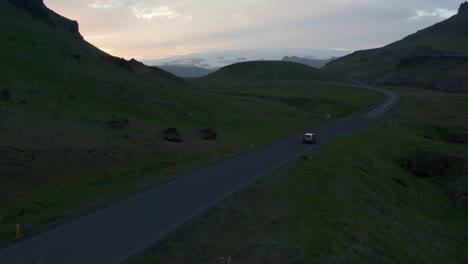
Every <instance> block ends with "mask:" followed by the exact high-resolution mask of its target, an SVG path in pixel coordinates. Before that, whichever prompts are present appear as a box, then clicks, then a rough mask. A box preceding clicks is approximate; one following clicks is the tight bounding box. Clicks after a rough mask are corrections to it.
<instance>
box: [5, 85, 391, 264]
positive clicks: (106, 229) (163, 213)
mask: <svg viewBox="0 0 468 264" xmlns="http://www.w3.org/2000/svg"><path fill="white" fill-rule="evenodd" d="M349 86H358V87H361V88H366V89H372V90H376V91H379V92H381V93H383V94H385V96H386V99H385V100H384V101H383V102H382V103H380V104H379V105H378V106H376V107H374V108H373V109H371V110H369V111H367V112H365V113H361V114H357V115H356V114H355V115H353V116H351V117H349V118H346V119H344V120H340V121H336V122H334V123H332V124H329V125H327V126H325V127H323V128H320V129H318V130H315V131H314V132H315V133H316V134H317V138H318V143H317V144H314V145H313V146H310V145H304V144H302V143H301V136H302V135H297V136H294V137H291V138H288V139H285V140H283V141H279V142H276V143H274V144H271V145H268V146H265V147H262V148H259V149H256V150H254V151H251V152H248V153H245V154H242V155H239V156H236V157H234V158H231V159H229V160H225V161H223V162H220V163H218V164H215V165H213V166H210V167H208V168H205V169H202V170H199V171H196V172H194V173H191V174H188V175H185V176H183V177H179V178H177V179H175V180H173V181H170V182H168V183H165V184H162V185H159V186H156V187H154V188H152V189H150V190H148V191H146V192H143V193H140V194H138V195H135V196H132V197H129V198H127V199H125V200H123V201H120V202H118V203H116V204H114V205H111V206H109V207H106V208H103V209H101V210H98V211H96V212H93V213H91V214H89V215H86V216H83V217H81V218H78V219H76V220H74V221H71V222H69V223H66V224H63V225H61V226H58V227H56V228H54V229H51V230H48V231H46V232H44V233H42V234H38V235H36V236H34V237H31V238H29V239H25V240H22V241H19V242H17V243H14V244H12V245H10V246H9V247H7V248H4V249H2V250H1V251H0V263H1V264H9V263H12V264H13V263H15V264H52V263H53V264H55V263H57V264H68V263H70V264H74V263H80V264H83V263H86V264H93V263H96V264H106V263H112V264H114V263H116V264H117V263H122V262H124V261H125V260H126V259H128V258H129V257H131V256H133V255H134V254H137V253H138V252H140V251H141V250H143V249H145V248H147V247H148V246H150V245H151V244H153V243H154V242H156V241H158V240H160V239H162V238H163V237H164V236H166V235H167V234H168V233H170V232H172V231H174V230H175V229H176V228H177V227H179V226H181V225H182V224H184V223H185V222H186V221H188V220H190V219H192V218H194V217H196V216H197V215H199V214H200V213H202V212H203V211H204V210H206V209H208V208H209V207H211V206H213V205H214V204H216V203H218V202H219V201H221V200H223V199H225V198H226V197H228V196H229V195H230V194H232V193H234V192H236V191H239V190H240V189H241V188H243V187H245V186H247V185H249V184H250V183H252V182H253V181H254V180H256V179H257V178H259V177H261V176H263V175H265V174H266V173H268V172H270V171H272V170H274V169H276V168H278V167H280V166H282V165H284V164H285V163H287V162H288V161H290V160H292V159H295V158H297V157H298V156H300V155H302V154H303V153H305V152H306V151H308V149H309V148H310V147H312V148H316V147H318V146H320V145H322V144H325V143H327V142H329V141H331V140H332V139H334V138H337V137H339V136H342V135H345V134H347V133H351V132H353V131H356V130H359V129H362V128H365V127H366V126H369V125H370V124H372V123H373V122H375V121H376V119H378V118H380V117H382V116H383V115H385V114H387V113H389V112H390V111H391V110H392V109H393V108H394V107H395V106H396V105H397V104H398V102H399V100H400V97H399V96H398V94H395V93H393V92H391V91H388V90H385V89H378V88H372V87H367V86H359V85H349Z"/></svg>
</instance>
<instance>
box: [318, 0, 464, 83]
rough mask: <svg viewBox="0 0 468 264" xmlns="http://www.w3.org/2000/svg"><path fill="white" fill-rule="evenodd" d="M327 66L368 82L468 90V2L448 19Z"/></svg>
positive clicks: (335, 71)
mask: <svg viewBox="0 0 468 264" xmlns="http://www.w3.org/2000/svg"><path fill="white" fill-rule="evenodd" d="M325 69H326V70H328V71H331V72H334V73H337V74H340V75H343V76H346V77H349V78H352V79H354V80H357V81H360V82H364V83H374V84H384V85H403V86H415V87H421V88H426V89H434V90H442V91H449V92H468V88H467V87H468V75H467V74H466V72H468V2H465V3H463V4H461V6H460V9H459V11H458V14H456V15H455V16H453V17H451V18H449V19H447V20H445V21H442V22H440V23H437V24H435V25H433V26H431V27H428V28H426V29H423V30H420V31H418V32H417V33H415V34H412V35H409V36H407V37H405V38H404V39H402V40H400V41H397V42H394V43H392V44H389V45H387V46H385V47H382V48H378V49H371V50H363V51H357V52H354V53H352V54H350V55H348V56H345V57H342V58H340V59H338V60H335V61H332V62H330V63H328V64H327V65H326V66H325Z"/></svg>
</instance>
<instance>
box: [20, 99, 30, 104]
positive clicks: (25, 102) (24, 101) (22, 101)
mask: <svg viewBox="0 0 468 264" xmlns="http://www.w3.org/2000/svg"><path fill="white" fill-rule="evenodd" d="M19 103H20V104H27V103H28V100H25V99H23V100H21V101H20V102H19Z"/></svg>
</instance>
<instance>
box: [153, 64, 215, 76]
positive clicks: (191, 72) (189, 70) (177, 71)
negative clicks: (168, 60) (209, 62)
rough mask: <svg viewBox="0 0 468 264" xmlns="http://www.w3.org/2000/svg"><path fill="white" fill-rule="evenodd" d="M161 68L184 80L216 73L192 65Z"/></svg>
mask: <svg viewBox="0 0 468 264" xmlns="http://www.w3.org/2000/svg"><path fill="white" fill-rule="evenodd" d="M159 68H161V69H163V70H165V71H168V72H170V73H172V74H174V75H177V76H179V77H184V78H194V77H202V76H205V75H208V74H210V73H212V72H214V71H215V70H214V69H205V68H200V67H195V66H191V65H179V64H168V65H161V66H159Z"/></svg>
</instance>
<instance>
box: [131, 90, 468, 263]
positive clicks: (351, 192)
mask: <svg viewBox="0 0 468 264" xmlns="http://www.w3.org/2000/svg"><path fill="white" fill-rule="evenodd" d="M392 89H396V90H398V91H399V92H401V93H402V94H403V95H404V98H403V102H402V104H401V106H400V107H399V109H398V111H397V114H396V116H395V117H393V118H391V119H387V120H384V121H382V122H380V123H379V124H378V125H377V126H375V127H373V128H369V129H366V130H364V131H360V132H357V133H353V134H352V135H347V136H345V137H342V138H339V139H337V140H335V141H333V142H332V143H330V144H327V145H325V146H323V147H321V148H320V149H319V150H318V151H316V153H313V154H312V155H308V156H305V157H304V158H303V159H299V160H296V161H294V162H292V163H291V164H289V165H288V166H287V167H285V168H282V169H280V170H278V171H276V172H274V173H272V174H270V175H268V176H266V177H264V178H262V179H261V180H258V181H257V182H256V183H255V184H253V185H252V186H250V187H248V188H246V189H245V190H244V191H242V192H240V193H237V194H235V195H233V196H232V197H230V198H228V199H226V200H225V201H223V202H222V203H220V204H218V205H217V206H215V207H214V208H212V209H210V210H209V211H208V212H206V213H204V214H203V215H202V216H200V217H198V218H197V219H195V220H193V221H192V222H191V223H189V224H187V225H186V226H184V227H182V228H181V229H180V230H179V231H178V232H175V233H173V234H171V235H170V236H169V237H168V238H167V239H165V240H164V241H162V242H160V243H158V244H156V245H154V246H153V247H152V248H150V249H148V250H147V251H146V252H144V253H143V254H142V255H140V256H139V257H136V258H134V259H132V260H131V261H129V263H466V261H467V260H468V253H467V252H466V243H467V241H468V228H467V227H468V211H467V209H468V204H467V196H466V194H467V193H468V181H467V179H468V174H467V173H466V172H467V171H468V151H467V148H466V142H467V139H468V133H467V132H468V127H467V124H468V122H467V121H468V120H467V119H466V113H467V112H468V109H467V105H468V104H467V101H468V96H466V95H457V94H444V93H437V92H433V91H423V90H417V89H411V88H392ZM434 109H437V111H434ZM454 134H456V135H457V139H459V141H460V142H461V141H464V142H465V143H456V142H454V141H453V140H452V139H453V135H454ZM449 135H452V136H449ZM403 160H411V162H412V163H413V166H412V168H410V169H406V168H404V167H402V166H400V165H401V164H402V161H403ZM444 160H447V163H448V164H447V166H442V167H443V168H442V170H440V166H439V164H440V163H441V162H442V161H444ZM434 165H435V166H434ZM421 169H424V170H426V171H431V172H432V173H433V174H432V176H430V177H427V176H426V177H418V176H416V175H418V171H419V170H421Z"/></svg>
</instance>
